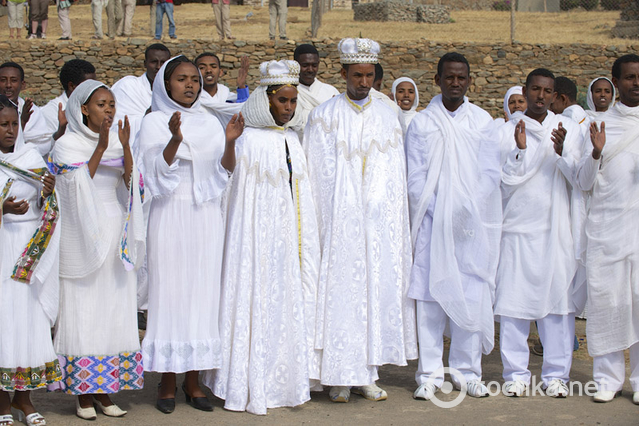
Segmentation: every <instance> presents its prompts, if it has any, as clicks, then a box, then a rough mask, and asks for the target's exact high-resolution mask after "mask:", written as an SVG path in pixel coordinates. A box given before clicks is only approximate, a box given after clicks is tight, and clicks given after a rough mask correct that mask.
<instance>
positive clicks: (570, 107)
mask: <svg viewBox="0 0 639 426" xmlns="http://www.w3.org/2000/svg"><path fill="white" fill-rule="evenodd" d="M555 93H556V95H555V100H554V101H553V102H552V104H550V110H551V111H552V112H554V113H555V114H562V115H565V116H566V117H570V118H571V119H572V120H573V121H574V122H575V123H578V124H579V127H580V129H581V132H582V134H583V135H584V137H585V136H586V135H588V136H590V121H591V119H590V117H589V116H588V114H586V111H585V110H584V109H583V108H582V107H581V105H579V103H578V102H577V85H576V84H575V82H574V81H572V80H571V79H569V78H568V77H557V78H555Z"/></svg>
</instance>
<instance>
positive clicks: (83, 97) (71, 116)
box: [65, 80, 117, 143]
mask: <svg viewBox="0 0 639 426" xmlns="http://www.w3.org/2000/svg"><path fill="white" fill-rule="evenodd" d="M100 88H104V89H107V90H110V89H109V86H107V85H106V84H104V83H101V82H99V81H96V80H85V81H83V82H82V83H80V85H78V87H76V88H75V90H74V91H73V93H71V96H69V102H68V103H67V108H66V110H65V115H66V117H67V121H68V122H69V130H70V131H71V132H73V133H79V134H81V135H82V136H83V137H85V138H86V139H88V140H90V141H93V142H96V143H97V142H98V137H99V135H98V134H97V133H96V132H94V131H93V130H91V129H89V127H88V126H87V125H86V124H84V121H83V120H84V116H83V115H82V105H84V104H85V103H86V102H87V100H88V99H89V98H90V97H91V95H93V93H94V92H95V91H96V90H98V89H100ZM113 99H115V96H114V97H113ZM116 106H117V104H116ZM114 113H115V111H114Z"/></svg>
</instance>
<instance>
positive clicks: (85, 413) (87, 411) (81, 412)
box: [75, 398, 98, 420]
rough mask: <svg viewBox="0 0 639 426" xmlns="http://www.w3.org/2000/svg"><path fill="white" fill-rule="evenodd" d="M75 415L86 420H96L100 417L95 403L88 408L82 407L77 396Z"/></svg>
mask: <svg viewBox="0 0 639 426" xmlns="http://www.w3.org/2000/svg"><path fill="white" fill-rule="evenodd" d="M75 415H76V416H78V417H80V418H81V419H84V420H95V419H97V418H98V415H97V413H96V412H95V408H94V407H93V405H91V406H90V407H87V408H82V407H81V406H80V401H78V399H77V398H76V400H75Z"/></svg>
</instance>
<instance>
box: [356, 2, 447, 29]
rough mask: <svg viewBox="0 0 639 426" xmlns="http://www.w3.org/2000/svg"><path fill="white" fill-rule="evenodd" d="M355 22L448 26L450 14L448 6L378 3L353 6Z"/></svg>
mask: <svg viewBox="0 0 639 426" xmlns="http://www.w3.org/2000/svg"><path fill="white" fill-rule="evenodd" d="M353 15H354V16H353V19H354V20H355V21H380V22H385V21H408V22H422V23H427V24H447V23H449V22H450V12H449V11H448V7H446V6H433V5H421V4H409V3H405V2H400V1H388V0H385V1H378V2H374V3H362V4H356V5H353Z"/></svg>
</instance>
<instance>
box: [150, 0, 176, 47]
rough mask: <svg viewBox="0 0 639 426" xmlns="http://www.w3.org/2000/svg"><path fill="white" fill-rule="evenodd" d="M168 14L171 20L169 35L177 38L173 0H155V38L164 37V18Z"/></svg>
mask: <svg viewBox="0 0 639 426" xmlns="http://www.w3.org/2000/svg"><path fill="white" fill-rule="evenodd" d="M164 14H166V17H167V19H168V20H169V37H171V38H172V39H176V38H177V36H176V35H175V20H173V0H155V39H156V40H161V39H162V19H163V18H164Z"/></svg>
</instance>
